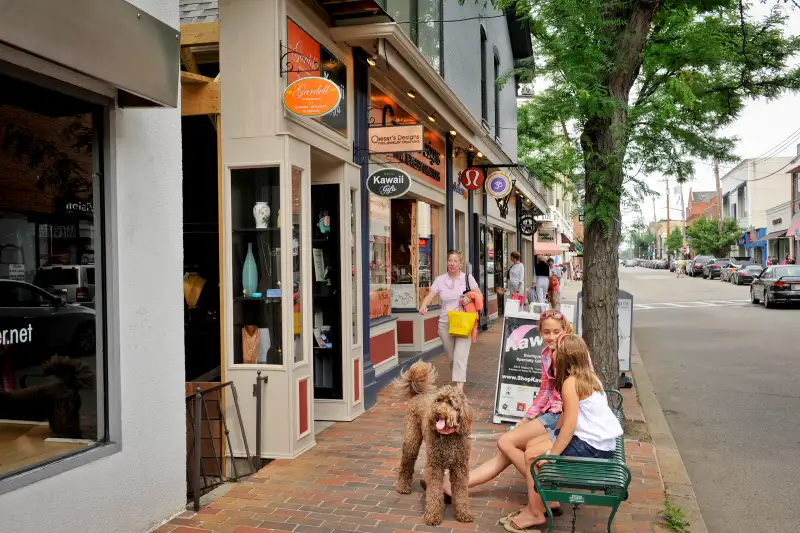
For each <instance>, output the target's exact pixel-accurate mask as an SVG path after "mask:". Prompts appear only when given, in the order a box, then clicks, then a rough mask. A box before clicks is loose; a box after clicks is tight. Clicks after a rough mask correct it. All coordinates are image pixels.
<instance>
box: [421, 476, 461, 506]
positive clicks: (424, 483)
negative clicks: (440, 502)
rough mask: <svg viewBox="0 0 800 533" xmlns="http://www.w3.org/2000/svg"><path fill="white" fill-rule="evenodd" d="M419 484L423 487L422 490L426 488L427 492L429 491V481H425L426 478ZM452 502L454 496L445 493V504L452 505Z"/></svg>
mask: <svg viewBox="0 0 800 533" xmlns="http://www.w3.org/2000/svg"><path fill="white" fill-rule="evenodd" d="M419 485H420V486H421V487H422V490H424V491H425V492H427V491H428V482H427V481H425V480H424V479H421V480H420V482H419ZM452 503H453V498H452V496H450V495H449V494H445V495H444V504H445V505H450V504H452Z"/></svg>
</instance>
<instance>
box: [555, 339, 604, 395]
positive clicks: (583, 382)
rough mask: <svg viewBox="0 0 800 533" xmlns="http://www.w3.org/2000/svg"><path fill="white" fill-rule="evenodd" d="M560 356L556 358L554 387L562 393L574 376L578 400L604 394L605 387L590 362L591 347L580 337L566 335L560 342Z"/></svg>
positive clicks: (558, 350) (558, 348) (558, 351)
mask: <svg viewBox="0 0 800 533" xmlns="http://www.w3.org/2000/svg"><path fill="white" fill-rule="evenodd" d="M557 353H558V356H557V357H556V381H555V383H554V384H553V387H554V388H555V389H556V390H557V391H558V392H559V393H561V388H562V387H563V386H564V381H565V380H566V379H567V378H568V377H570V376H572V377H573V378H575V391H576V392H577V393H578V398H580V399H581V400H583V399H584V398H587V397H589V396H591V395H592V393H594V392H603V386H602V385H601V384H600V381H599V380H598V378H597V374H595V373H594V371H592V363H591V361H590V360H589V347H588V346H586V343H585V342H584V341H583V339H582V338H581V337H579V336H578V335H564V336H563V337H562V338H561V339H560V340H559V341H558V347H557Z"/></svg>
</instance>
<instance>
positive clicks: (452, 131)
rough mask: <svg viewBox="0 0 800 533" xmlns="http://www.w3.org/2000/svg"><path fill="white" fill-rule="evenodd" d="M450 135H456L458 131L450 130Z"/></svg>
mask: <svg viewBox="0 0 800 533" xmlns="http://www.w3.org/2000/svg"><path fill="white" fill-rule="evenodd" d="M450 135H452V136H453V137H455V136H456V135H458V133H456V130H450Z"/></svg>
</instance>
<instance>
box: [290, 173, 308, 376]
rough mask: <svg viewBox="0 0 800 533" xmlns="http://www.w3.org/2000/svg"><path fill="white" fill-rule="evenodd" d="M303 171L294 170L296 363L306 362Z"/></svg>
mask: <svg viewBox="0 0 800 533" xmlns="http://www.w3.org/2000/svg"><path fill="white" fill-rule="evenodd" d="M302 180H303V171H301V170H300V169H298V168H293V169H292V283H293V287H292V301H293V305H294V307H293V309H294V313H293V315H294V362H295V363H300V362H302V361H304V360H305V352H304V350H303V342H302V335H301V333H302V324H303V297H302V294H301V293H302V290H301V285H300V281H301V280H302V279H303V271H304V270H305V267H304V266H303V259H302V257H301V255H300V250H302V249H303V236H302V233H301V231H300V221H301V220H302V218H301V217H302V213H301V209H300V205H301V196H302V190H303V189H302Z"/></svg>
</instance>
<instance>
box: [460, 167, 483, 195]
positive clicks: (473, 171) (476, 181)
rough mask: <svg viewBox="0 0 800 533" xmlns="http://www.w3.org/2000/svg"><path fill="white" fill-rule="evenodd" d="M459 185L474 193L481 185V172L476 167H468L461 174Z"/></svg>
mask: <svg viewBox="0 0 800 533" xmlns="http://www.w3.org/2000/svg"><path fill="white" fill-rule="evenodd" d="M461 185H463V186H464V188H465V189H467V190H468V191H476V190H478V189H480V188H481V186H482V185H483V171H482V170H481V169H479V168H477V167H469V168H468V169H466V170H465V171H464V172H462V173H461Z"/></svg>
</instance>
